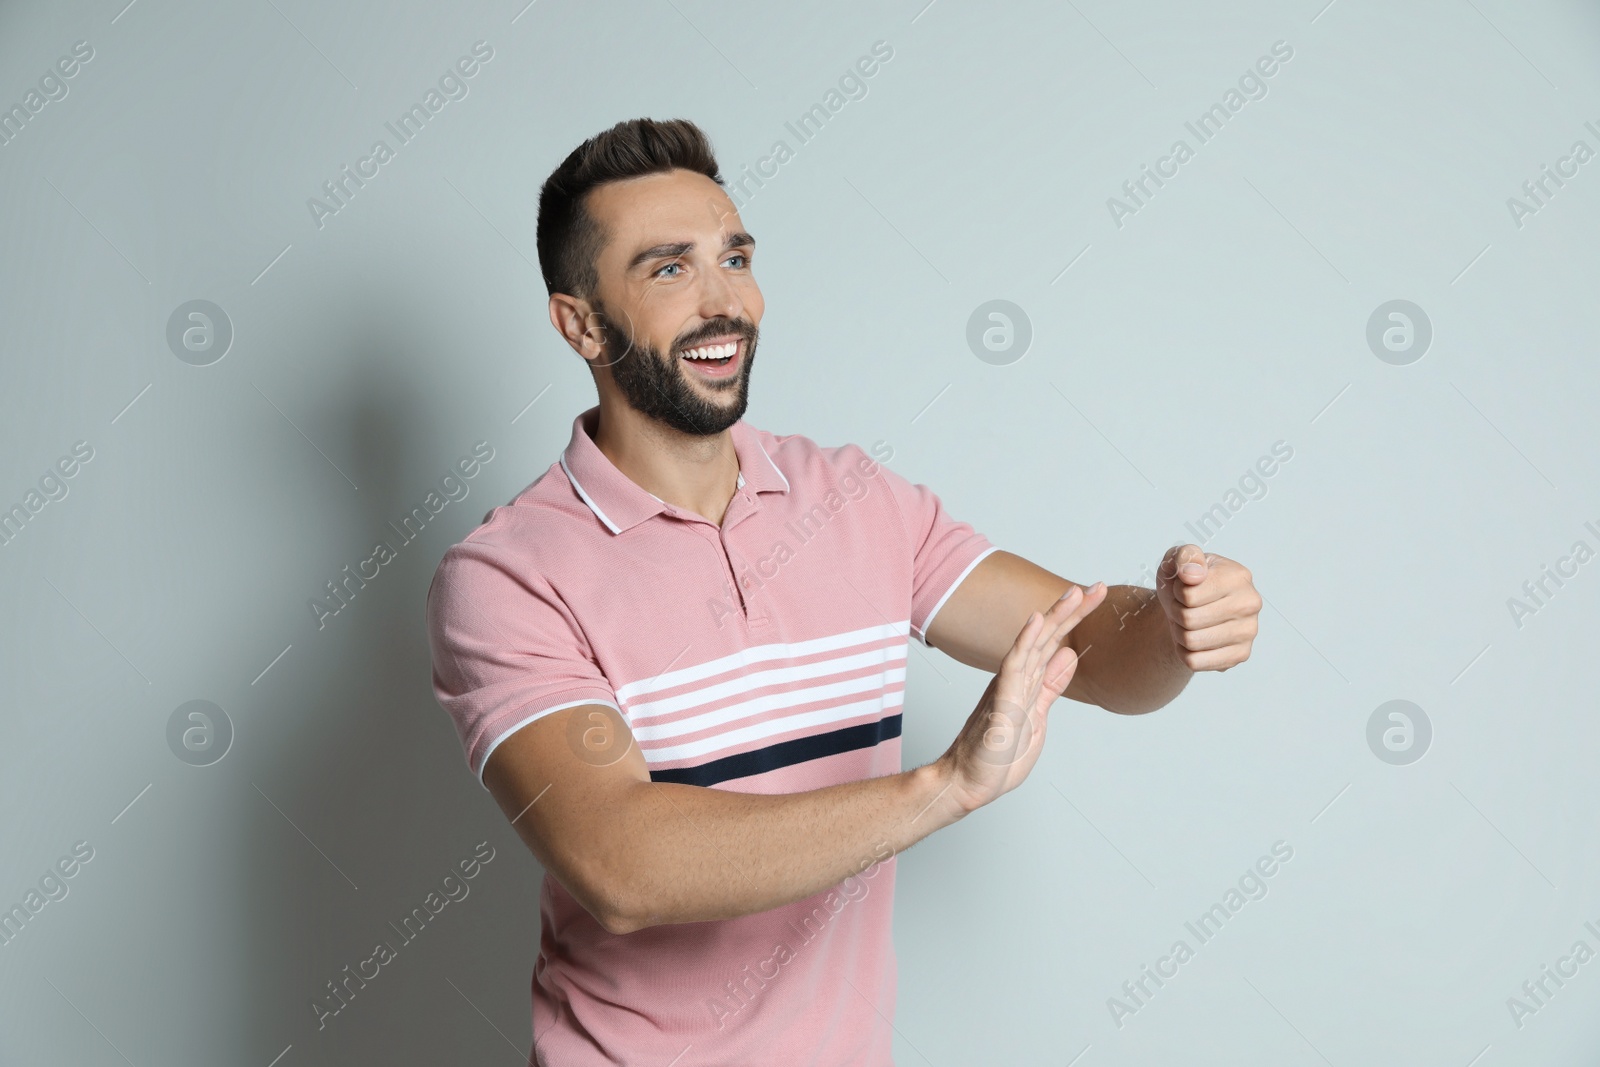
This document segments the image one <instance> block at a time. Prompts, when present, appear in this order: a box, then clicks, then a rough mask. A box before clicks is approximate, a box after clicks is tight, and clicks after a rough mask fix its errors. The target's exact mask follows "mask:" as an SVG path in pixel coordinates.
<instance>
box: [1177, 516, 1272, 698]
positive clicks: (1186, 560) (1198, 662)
mask: <svg viewBox="0 0 1600 1067" xmlns="http://www.w3.org/2000/svg"><path fill="white" fill-rule="evenodd" d="M1156 596H1157V597H1158V598H1159V599H1160V601H1161V608H1162V610H1163V611H1165V612H1166V615H1167V629H1168V630H1169V631H1171V633H1172V640H1173V644H1174V647H1175V648H1176V650H1177V653H1178V658H1179V659H1181V660H1182V661H1183V663H1184V666H1186V667H1188V668H1189V669H1190V670H1191V671H1225V670H1227V669H1228V668H1229V667H1234V666H1237V665H1238V664H1240V663H1243V662H1244V661H1245V660H1247V659H1249V658H1250V645H1251V643H1252V642H1254V641H1255V637H1256V630H1257V625H1256V619H1257V616H1259V615H1260V614H1261V594H1260V593H1258V592H1256V587H1255V586H1254V585H1253V584H1252V583H1251V581H1250V572H1249V571H1248V570H1246V569H1245V567H1244V566H1243V565H1241V564H1239V563H1235V562H1234V561H1233V560H1231V559H1228V558H1227V557H1226V556H1219V555H1217V554H1215V553H1212V552H1203V551H1201V549H1200V546H1199V545H1175V546H1173V547H1172V548H1170V549H1168V550H1167V554H1166V555H1165V556H1164V557H1162V560H1161V566H1159V567H1158V568H1156Z"/></svg>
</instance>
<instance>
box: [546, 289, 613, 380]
mask: <svg viewBox="0 0 1600 1067" xmlns="http://www.w3.org/2000/svg"><path fill="white" fill-rule="evenodd" d="M550 325H552V326H554V327H555V328H556V332H557V333H559V334H560V335H561V336H562V337H563V338H564V339H565V340H566V342H567V344H569V345H571V346H572V350H573V351H574V352H576V353H578V355H580V356H582V357H583V358H584V360H586V361H588V362H590V363H593V362H594V361H595V360H597V359H599V358H600V357H601V356H603V355H604V354H605V342H606V337H605V329H604V328H603V327H602V326H601V325H600V316H599V312H597V311H596V310H595V309H594V307H593V306H592V305H591V304H590V303H589V301H587V300H584V299H582V298H581V297H575V296H569V295H568V294H566V293H552V294H550Z"/></svg>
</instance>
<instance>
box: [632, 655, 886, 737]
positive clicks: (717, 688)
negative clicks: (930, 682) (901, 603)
mask: <svg viewBox="0 0 1600 1067" xmlns="http://www.w3.org/2000/svg"><path fill="white" fill-rule="evenodd" d="M906 651H907V646H906V644H905V643H904V642H901V643H900V644H898V645H890V646H889V647H887V648H878V649H873V650H872V651H870V652H858V653H857V654H855V655H853V656H839V657H836V658H834V659H825V660H819V661H817V662H816V663H803V664H801V665H800V666H798V667H777V668H774V669H773V670H770V671H758V672H756V673H755V674H747V675H744V676H743V677H740V678H732V679H729V680H728V681H726V682H718V683H717V684H716V685H710V686H706V687H704V688H702V689H694V690H691V691H690V692H687V693H680V694H678V695H677V696H674V697H667V698H665V699H663V700H652V701H649V702H648V703H644V704H629V705H628V721H629V722H635V723H636V722H639V721H640V720H641V719H653V718H655V717H657V716H660V715H670V714H672V713H673V712H675V711H682V710H683V709H685V708H692V707H696V706H698V705H703V704H713V703H716V702H717V701H719V700H722V699H724V698H726V697H731V696H735V695H737V694H739V693H748V692H750V690H752V689H762V688H765V687H766V686H769V685H781V684H783V683H785V682H798V681H803V680H805V679H808V678H826V677H828V676H829V675H833V674H844V673H845V672H847V671H853V670H859V669H860V668H862V667H876V666H878V665H880V664H883V663H887V662H889V661H890V660H901V659H905V658H906ZM624 703H626V701H624Z"/></svg>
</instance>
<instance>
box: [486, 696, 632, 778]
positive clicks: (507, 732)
mask: <svg viewBox="0 0 1600 1067" xmlns="http://www.w3.org/2000/svg"><path fill="white" fill-rule="evenodd" d="M580 704H600V705H603V706H605V707H608V708H616V711H617V714H618V715H621V714H622V709H621V708H618V707H617V706H616V705H615V704H613V703H611V701H609V700H600V699H597V698H595V697H585V698H584V699H582V700H573V701H569V702H568V703H565V704H557V705H556V706H555V707H553V708H541V709H540V710H538V711H536V712H534V713H533V714H532V715H529V716H528V717H527V718H525V719H523V720H522V721H520V722H518V723H517V724H516V725H515V726H510V727H507V728H506V729H504V730H502V731H500V734H499V736H497V737H496V738H495V739H494V740H493V741H490V742H489V747H488V748H487V749H485V750H484V753H483V759H482V761H481V762H479V764H478V782H479V784H482V782H483V769H484V768H485V767H487V766H488V765H489V757H490V756H491V755H493V754H494V750H495V749H496V748H499V747H500V742H502V741H504V740H505V739H506V738H508V737H510V736H511V735H512V734H514V733H516V732H517V731H518V730H520V729H522V728H523V727H524V726H526V725H528V724H529V723H530V722H533V721H535V720H536V719H542V718H544V717H545V716H546V715H553V714H555V713H556V712H558V711H565V710H566V709H567V708H575V707H577V706H578V705H580ZM623 721H624V722H626V721H627V718H626V717H624V718H623Z"/></svg>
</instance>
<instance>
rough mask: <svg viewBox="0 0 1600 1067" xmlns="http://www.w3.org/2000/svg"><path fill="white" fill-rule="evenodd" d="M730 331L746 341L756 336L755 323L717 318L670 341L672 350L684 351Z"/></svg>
mask: <svg viewBox="0 0 1600 1067" xmlns="http://www.w3.org/2000/svg"><path fill="white" fill-rule="evenodd" d="M730 333H731V334H735V335H737V336H739V337H742V338H744V340H746V341H754V340H755V339H756V337H757V336H758V331H757V330H756V327H755V325H754V324H753V323H750V322H747V321H745V320H744V319H717V320H714V321H712V322H708V323H706V325H705V326H704V327H702V328H701V329H698V330H695V331H694V332H693V333H691V334H688V335H685V336H683V337H680V338H678V339H677V340H676V341H674V342H672V351H673V352H674V353H675V354H676V353H680V352H684V351H687V350H688V349H691V348H694V347H695V346H696V345H700V344H703V343H705V342H706V341H709V340H711V339H712V338H713V337H724V336H726V335H728V334H730ZM747 347H748V346H747Z"/></svg>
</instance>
